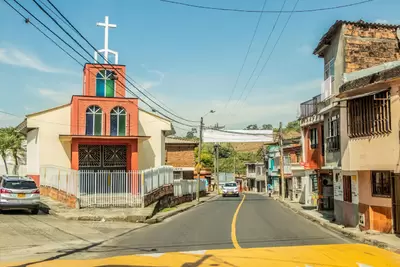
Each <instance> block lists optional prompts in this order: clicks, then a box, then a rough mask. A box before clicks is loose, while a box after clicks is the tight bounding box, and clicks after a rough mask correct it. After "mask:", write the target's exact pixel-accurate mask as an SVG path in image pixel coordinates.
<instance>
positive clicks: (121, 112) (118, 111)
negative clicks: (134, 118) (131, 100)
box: [110, 107, 126, 136]
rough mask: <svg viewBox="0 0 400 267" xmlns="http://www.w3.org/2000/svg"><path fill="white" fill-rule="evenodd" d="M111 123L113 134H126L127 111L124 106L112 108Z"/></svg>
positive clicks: (111, 133)
mask: <svg viewBox="0 0 400 267" xmlns="http://www.w3.org/2000/svg"><path fill="white" fill-rule="evenodd" d="M110 124H111V132H110V135H112V136H125V135H126V111H125V109H124V108H122V107H115V108H113V110H111V114H110Z"/></svg>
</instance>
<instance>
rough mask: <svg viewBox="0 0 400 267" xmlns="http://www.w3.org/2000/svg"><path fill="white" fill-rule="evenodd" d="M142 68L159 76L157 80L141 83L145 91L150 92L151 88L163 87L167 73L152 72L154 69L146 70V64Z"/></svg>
mask: <svg viewBox="0 0 400 267" xmlns="http://www.w3.org/2000/svg"><path fill="white" fill-rule="evenodd" d="M141 66H142V68H144V69H145V70H146V71H147V72H148V73H154V74H156V75H157V76H158V79H157V80H145V81H142V82H140V83H139V84H140V85H141V87H142V88H144V89H145V90H149V89H151V88H154V87H157V86H160V85H162V83H163V81H164V78H165V73H163V72H161V71H159V70H152V69H148V68H146V66H145V65H144V64H142V65H141Z"/></svg>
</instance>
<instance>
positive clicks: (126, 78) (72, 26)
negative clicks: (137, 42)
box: [33, 0, 198, 123]
mask: <svg viewBox="0 0 400 267" xmlns="http://www.w3.org/2000/svg"><path fill="white" fill-rule="evenodd" d="M33 1H34V2H35V3H36V5H38V7H39V8H40V9H41V10H42V11H43V12H45V11H44V10H43V8H42V7H41V6H40V5H39V4H38V3H37V2H36V1H35V0H33ZM39 1H40V0H39ZM41 2H42V1H41ZM47 2H49V4H50V5H51V6H52V7H53V8H54V9H55V10H56V11H57V12H58V14H59V15H60V16H61V17H62V19H61V20H62V21H64V22H65V23H66V24H67V25H68V26H69V27H70V28H71V29H72V30H74V31H75V32H76V33H78V35H79V36H80V37H81V38H82V39H83V40H84V41H85V42H86V43H87V44H88V45H89V46H90V47H91V48H92V49H94V50H95V51H97V49H96V47H94V46H93V45H92V44H91V43H90V42H89V41H88V40H87V39H86V38H85V37H84V36H83V35H82V34H81V32H80V31H79V30H78V29H76V27H75V26H74V25H73V24H72V23H71V22H70V21H69V20H68V19H67V18H66V17H65V16H64V14H63V13H62V12H61V11H60V10H59V9H58V8H57V7H56V6H55V5H54V4H53V3H52V2H51V1H50V0H47ZM47 8H49V7H47ZM51 11H52V10H51ZM52 12H53V13H54V14H56V13H55V12H54V11H52ZM45 13H46V15H47V16H49V17H50V18H51V19H52V20H53V21H54V19H53V18H52V17H51V16H50V15H49V14H48V13H47V12H45ZM60 16H57V17H58V18H60ZM54 22H55V21H54ZM56 23H57V22H56ZM59 27H60V26H59ZM62 30H63V31H64V29H62ZM64 32H65V31H64ZM71 38H72V37H71ZM78 45H79V44H78ZM100 56H101V57H102V58H103V59H104V61H105V62H106V63H107V64H110V63H109V62H108V60H106V59H105V57H104V56H103V55H102V54H100ZM116 71H118V70H116ZM121 76H123V75H121ZM123 78H125V80H126V81H128V83H130V84H131V85H132V86H133V87H134V88H135V89H136V90H138V91H139V92H140V93H141V94H143V95H144V96H145V97H146V98H147V99H149V100H150V101H151V102H153V103H154V104H155V105H157V106H158V107H160V108H161V109H163V110H164V111H166V112H168V113H169V114H171V115H173V116H175V117H177V118H179V119H181V120H184V121H187V122H195V123H197V122H198V121H194V120H188V119H185V118H183V117H180V116H178V115H176V114H175V113H174V111H173V110H172V109H170V108H168V107H166V108H167V109H169V110H170V111H168V110H167V109H165V108H164V107H162V106H160V105H159V104H158V103H156V102H154V101H153V100H152V99H151V98H150V97H148V96H147V95H146V94H145V93H143V92H142V91H141V90H140V89H139V88H137V87H136V86H135V85H133V84H132V83H131V82H130V81H129V79H130V80H132V81H133V82H135V83H136V84H138V85H139V86H141V85H140V84H139V83H138V82H136V81H135V80H134V79H133V78H132V77H130V76H129V75H128V74H126V73H125V77H123ZM141 87H142V89H143V90H144V91H146V89H144V88H143V86H141ZM146 92H147V94H149V95H150V96H152V97H153V98H155V99H156V97H155V96H154V95H152V94H151V93H150V92H148V91H146ZM156 100H157V99H156ZM142 101H143V100H142ZM158 101H159V102H160V103H162V102H161V101H160V100H158ZM162 104H163V105H164V106H166V105H165V104H164V103H162Z"/></svg>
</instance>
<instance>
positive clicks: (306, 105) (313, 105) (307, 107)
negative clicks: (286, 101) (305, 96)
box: [300, 95, 321, 119]
mask: <svg viewBox="0 0 400 267" xmlns="http://www.w3.org/2000/svg"><path fill="white" fill-rule="evenodd" d="M320 102H321V95H317V96H314V97H313V98H311V99H310V100H308V101H306V102H303V103H301V104H300V119H302V118H306V117H310V116H312V115H314V114H317V112H318V108H317V106H318V103H320Z"/></svg>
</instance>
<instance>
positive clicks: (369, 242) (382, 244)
mask: <svg viewBox="0 0 400 267" xmlns="http://www.w3.org/2000/svg"><path fill="white" fill-rule="evenodd" d="M274 199H275V200H277V201H278V202H279V203H281V204H282V205H283V206H285V207H287V208H289V209H290V210H291V211H293V212H294V213H296V214H299V215H301V216H302V217H304V218H306V219H308V220H309V221H312V222H314V223H318V224H319V225H322V226H324V227H325V228H327V229H329V230H331V231H333V232H336V233H340V234H342V235H344V236H346V237H348V238H351V239H353V240H355V241H359V242H361V243H364V244H367V245H372V246H376V247H379V248H383V249H386V250H389V251H392V252H396V253H399V248H397V247H394V246H392V245H390V244H387V243H385V242H382V241H378V240H375V239H370V238H367V237H363V236H360V235H357V234H356V233H353V232H350V231H347V230H346V229H344V228H342V227H341V226H339V225H332V224H331V223H326V222H324V221H321V220H318V219H316V218H315V217H313V216H311V215H309V214H307V213H305V212H303V211H301V210H297V209H295V208H293V207H292V206H290V204H288V203H286V202H284V201H282V200H281V199H278V198H274Z"/></svg>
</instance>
